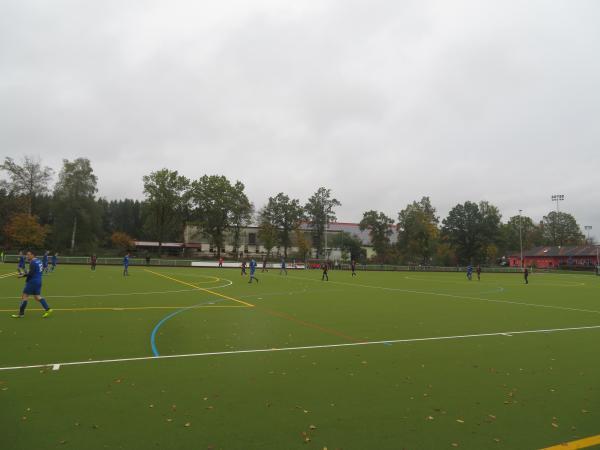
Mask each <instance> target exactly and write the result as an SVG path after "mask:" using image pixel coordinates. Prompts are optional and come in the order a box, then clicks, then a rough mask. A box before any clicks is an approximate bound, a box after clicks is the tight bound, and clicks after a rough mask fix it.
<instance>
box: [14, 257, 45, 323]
mask: <svg viewBox="0 0 600 450" xmlns="http://www.w3.org/2000/svg"><path fill="white" fill-rule="evenodd" d="M27 261H29V271H28V272H27V275H25V274H21V275H19V277H21V278H23V277H26V279H25V288H24V289H23V294H22V296H21V305H20V306H19V314H13V315H12V317H14V318H15V319H21V318H23V317H24V316H25V308H27V302H28V300H29V297H30V296H33V298H35V299H36V300H37V301H38V302H40V304H41V305H42V308H44V311H45V312H44V314H43V315H42V317H44V318H46V317H48V316H49V315H50V314H52V309H50V307H49V306H48V303H47V302H46V299H45V298H44V297H42V273H43V270H44V265H43V263H42V262H41V261H40V260H39V259H37V258H36V257H35V255H34V253H33V252H32V251H28V252H27Z"/></svg>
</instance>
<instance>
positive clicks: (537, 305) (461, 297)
mask: <svg viewBox="0 0 600 450" xmlns="http://www.w3.org/2000/svg"><path fill="white" fill-rule="evenodd" d="M288 278H293V279H295V280H312V281H315V282H319V283H327V281H324V282H322V281H321V280H320V279H313V278H304V277H294V276H289V277H288ZM329 283H335V284H341V285H343V286H358V287H363V288H369V289H380V290H383V291H392V292H403V293H406V294H417V295H435V296H437V297H447V298H452V299H457V300H476V301H480V302H490V303H503V304H509V305H520V306H531V307H534V308H548V309H558V310H561V311H576V312H584V313H592V314H600V311H598V310H595V309H582V308H569V307H568V306H555V305H543V304H540V303H527V302H521V301H516V300H498V299H492V298H484V297H472V296H467V295H458V294H446V293H443V292H430V291H417V290H415V289H402V288H392V287H383V286H373V285H369V284H360V283H346V282H343V281H329Z"/></svg>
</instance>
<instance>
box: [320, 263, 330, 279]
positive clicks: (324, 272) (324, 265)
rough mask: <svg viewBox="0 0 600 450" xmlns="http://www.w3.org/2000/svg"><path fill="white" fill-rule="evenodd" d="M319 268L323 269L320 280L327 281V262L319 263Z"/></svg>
mask: <svg viewBox="0 0 600 450" xmlns="http://www.w3.org/2000/svg"><path fill="white" fill-rule="evenodd" d="M321 270H323V276H322V277H321V281H323V280H325V281H329V275H327V272H328V271H329V266H328V265H327V263H323V264H321Z"/></svg>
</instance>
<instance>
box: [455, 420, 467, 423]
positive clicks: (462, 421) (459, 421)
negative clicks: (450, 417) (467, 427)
mask: <svg viewBox="0 0 600 450" xmlns="http://www.w3.org/2000/svg"><path fill="white" fill-rule="evenodd" d="M456 421H457V422H458V423H465V421H464V420H462V419H456Z"/></svg>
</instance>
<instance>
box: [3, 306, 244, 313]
mask: <svg viewBox="0 0 600 450" xmlns="http://www.w3.org/2000/svg"><path fill="white" fill-rule="evenodd" d="M183 308H190V309H196V308H247V306H240V305H201V306H129V307H128V306H125V307H120V306H103V307H90V308H53V309H52V310H53V311H132V310H144V309H183ZM14 311H15V309H14V308H13V309H0V312H14Z"/></svg>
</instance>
